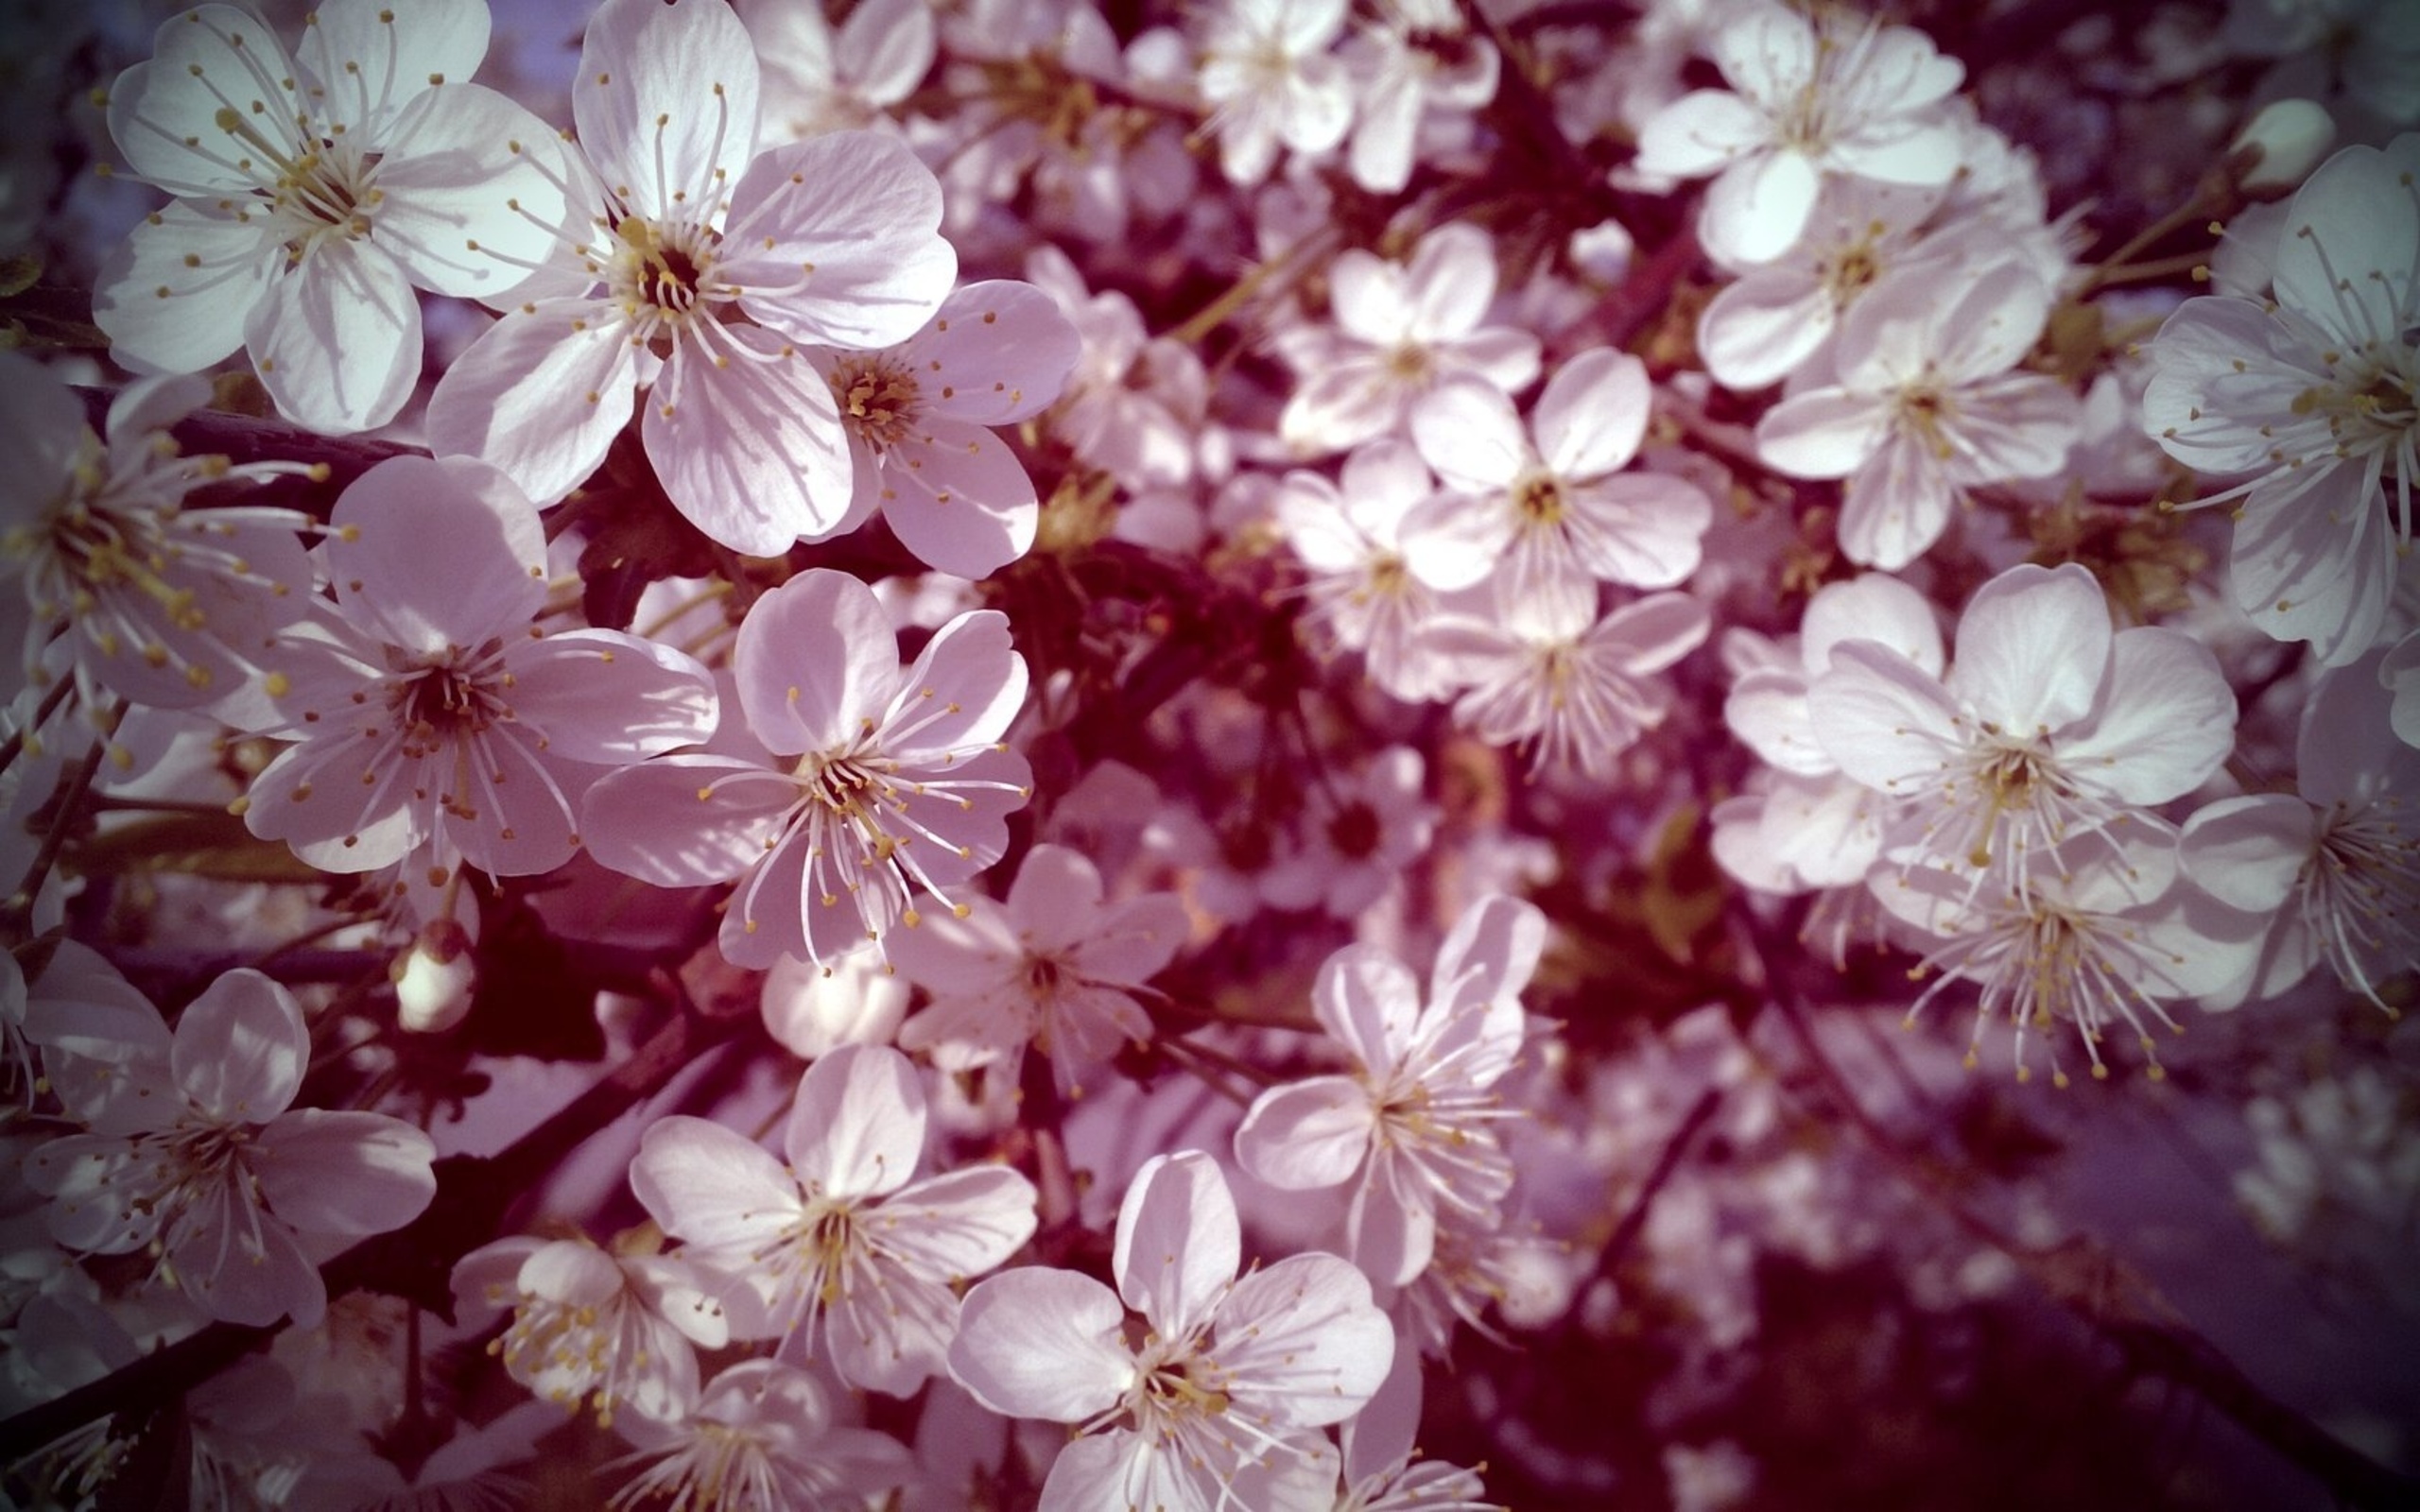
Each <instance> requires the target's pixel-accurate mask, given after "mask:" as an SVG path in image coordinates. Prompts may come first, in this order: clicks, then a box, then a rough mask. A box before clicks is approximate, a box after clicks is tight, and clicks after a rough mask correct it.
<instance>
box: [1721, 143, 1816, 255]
mask: <svg viewBox="0 0 2420 1512" xmlns="http://www.w3.org/2000/svg"><path fill="white" fill-rule="evenodd" d="M1822 186H1823V179H1822V177H1821V176H1820V175H1819V174H1817V172H1816V171H1815V164H1814V163H1813V162H1812V161H1810V160H1809V159H1808V158H1807V156H1806V154H1805V153H1803V152H1797V151H1793V150H1791V149H1789V148H1787V147H1785V148H1781V149H1779V150H1777V151H1769V152H1758V153H1756V154H1755V155H1754V156H1751V157H1747V158H1743V159H1741V160H1740V161H1738V162H1737V163H1733V164H1732V165H1731V166H1729V167H1727V168H1725V169H1723V170H1722V176H1721V177H1720V178H1719V179H1717V180H1714V182H1713V183H1712V184H1711V185H1709V186H1708V187H1707V189H1706V195H1705V205H1704V208H1703V210H1702V211H1701V212H1700V214H1699V217H1698V219H1699V227H1700V232H1699V233H1700V234H1701V235H1702V236H1703V237H1704V239H1705V245H1706V249H1708V250H1709V251H1712V252H1715V253H1717V254H1719V255H1720V256H1723V257H1727V258H1730V259H1732V260H1733V261H1735V262H1740V263H1750V264H1754V263H1770V262H1772V260H1773V259H1774V258H1776V257H1779V256H1780V255H1781V254H1782V253H1784V252H1786V251H1789V249H1791V248H1792V247H1794V246H1796V245H1797V244H1798V239H1799V237H1800V236H1801V235H1802V234H1804V233H1805V232H1806V218H1807V216H1808V215H1810V214H1812V213H1813V211H1814V209H1815V192H1816V190H1817V189H1819V188H1821V187H1822Z"/></svg>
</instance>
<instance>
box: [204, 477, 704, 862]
mask: <svg viewBox="0 0 2420 1512" xmlns="http://www.w3.org/2000/svg"><path fill="white" fill-rule="evenodd" d="M331 529H332V532H333V534H332V535H331V538H330V539H329V541H328V542H327V545H326V554H327V564H328V569H329V573H330V576H332V577H333V578H334V579H335V587H336V601H335V604H334V605H333V606H332V607H327V608H322V609H320V610H316V611H315V612H314V614H313V616H312V617H311V619H309V620H308V621H306V622H304V623H302V624H300V625H297V626H295V627H292V628H291V629H290V630H289V631H288V632H287V633H286V634H285V635H284V636H283V637H281V638H280V639H279V640H278V641H277V642H276V643H275V644H274V645H273V646H272V647H271V648H270V649H268V650H266V651H264V652H263V653H262V654H261V657H260V662H261V664H262V666H264V667H265V668H266V669H267V673H266V676H265V677H264V679H262V681H263V687H264V689H265V691H266V694H267V696H268V701H269V703H270V705H271V706H272V707H273V709H274V711H275V713H274V715H273V719H274V722H273V723H270V724H268V725H266V726H265V727H264V732H265V733H270V734H275V735H277V736H279V737H281V738H284V739H286V740H291V741H293V742H294V744H293V745H292V746H290V747H287V748H286V749H285V751H283V752H281V753H280V754H279V755H278V757H277V759H276V760H275V761H273V762H271V763H270V764H269V765H268V768H267V769H266V770H264V771H263V772H262V773H261V774H260V776H259V777H258V778H256V779H254V780H253V782H252V786H251V793H250V794H249V795H248V796H247V798H246V799H245V800H244V802H243V814H244V820H245V823H246V824H247V825H249V826H250V827H251V831H252V833H255V834H257V835H260V836H262V837H263V838H265V839H272V840H284V841H285V842H286V843H287V844H288V845H289V846H291V847H292V848H293V850H294V852H295V854H297V855H298V856H301V857H302V858H303V859H304V860H307V861H309V862H310V863H311V864H312V865H314V866H317V867H320V868H323V869H326V870H330V871H339V872H358V871H370V870H374V869H376V868H380V867H386V866H390V865H392V864H394V863H395V862H398V861H401V860H402V859H404V857H406V855H412V854H418V855H420V856H422V857H423V860H424V862H425V865H426V866H427V868H429V869H431V870H435V871H441V872H450V871H451V870H452V869H453V868H455V867H456V866H457V865H458V864H461V863H467V864H468V865H470V866H472V867H475V868H477V869H479V870H481V871H484V872H486V873H488V874H489V875H491V876H523V875H528V874H530V873H534V872H541V871H550V870H552V869H553V868H556V867H559V866H561V865H562V863H564V862H565V861H567V860H569V859H570V858H571V855H572V852H573V851H575V850H576V849H577V848H578V847H579V814H578V810H579V801H580V796H581V794H582V793H583V792H585V791H586V789H587V787H588V785H589V783H591V782H594V781H596V778H597V777H599V776H601V775H602V774H603V773H604V772H605V771H607V770H608V769H610V768H611V767H613V766H614V765H627V764H629V763H631V762H636V761H639V760H641V759H643V758H645V757H648V756H651V755H655V754H657V753H659V752H662V751H667V750H671V749H673V748H674V747H680V746H684V745H688V744H690V743H692V742H695V741H698V740H700V739H703V738H704V737H705V735H706V733H707V732H708V731H709V730H711V729H712V728H713V720H714V715H715V704H716V700H715V695H714V689H713V685H712V682H711V680H710V679H708V678H707V676H706V674H705V672H704V671H703V669H701V668H700V667H699V666H698V664H697V663H696V662H692V661H691V660H690V659H689V658H687V657H686V656H683V655H682V654H681V653H680V652H678V651H673V650H669V649H667V648H666V647H663V646H658V645H655V644H652V643H650V642H647V641H643V640H640V639H639V638H637V637H635V636H631V635H625V634H622V633H621V632H619V631H614V630H594V629H571V630H562V631H558V632H556V633H553V634H547V633H545V632H544V631H543V630H542V629H541V628H540V627H538V626H536V625H534V624H533V623H531V622H532V620H533V618H534V617H535V616H536V615H537V614H538V612H539V610H541V609H543V608H544V603H545V598H546V587H545V568H544V558H545V543H544V536H543V535H542V534H541V533H540V528H539V523H538V512H537V510H536V509H535V508H533V507H531V506H530V504H529V502H528V500H527V499H526V498H524V497H522V495H521V492H520V490H518V489H516V488H514V487H513V485H512V484H511V482H510V480H509V479H507V478H506V477H505V476H504V475H503V474H501V473H499V472H495V471H494V470H493V469H492V468H489V467H486V466H483V465H481V464H479V463H476V462H472V461H469V460H466V459H462V458H450V459H446V460H441V461H433V460H430V459H428V458H424V457H396V458H393V459H391V460H389V461H386V462H382V463H380V464H379V465H378V466H376V467H374V468H372V469H371V470H370V471H369V472H365V473H363V474H362V476H361V477H360V479H359V480H358V481H356V482H355V483H354V485H353V486H352V487H351V488H349V489H347V490H345V491H344V493H343V495H342V496H341V497H340V498H338V499H337V505H336V510H335V513H334V515H333V516H332V518H331Z"/></svg>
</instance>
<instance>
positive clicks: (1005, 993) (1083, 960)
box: [890, 845, 1187, 1097]
mask: <svg viewBox="0 0 2420 1512" xmlns="http://www.w3.org/2000/svg"><path fill="white" fill-rule="evenodd" d="M966 910H967V911H966V912H965V913H964V914H963V915H959V914H950V915H942V916H936V917H934V918H931V919H925V922H924V923H923V924H922V925H920V926H919V927H918V928H916V929H915V930H913V931H911V932H908V933H906V934H901V935H898V936H893V938H892V941H891V946H890V955H891V961H892V964H894V965H896V966H897V967H898V968H899V970H900V971H902V972H904V973H906V974H907V976H908V978H909V979H910V980H912V981H914V982H915V983H916V985H917V986H919V987H922V988H925V990H926V991H927V992H930V993H931V994H932V997H933V1001H932V1005H931V1006H929V1007H927V1008H925V1010H924V1011H923V1012H921V1013H919V1014H917V1015H916V1017H915V1018H914V1019H912V1020H910V1021H908V1023H907V1024H906V1025H905V1026H903V1027H902V1029H901V1031H900V1036H899V1042H900V1044H901V1046H902V1047H903V1048H905V1049H908V1050H911V1051H929V1052H931V1054H932V1056H933V1062H934V1064H935V1065H938V1066H941V1067H942V1068H943V1069H944V1070H950V1071H958V1070H966V1069H972V1068H975V1067H980V1066H997V1067H998V1068H999V1069H998V1074H999V1075H1000V1076H1001V1077H1002V1078H1003V1079H1004V1080H1006V1081H1007V1082H1008V1083H1010V1084H1011V1085H1014V1084H1015V1082H1016V1077H1017V1067H1018V1064H1019V1062H1020V1060H1021V1059H1022V1057H1023V1055H1024V1050H1025V1046H1026V1044H1027V1043H1028V1042H1029V1041H1030V1042H1031V1043H1032V1044H1033V1046H1034V1047H1035V1048H1036V1049H1038V1050H1040V1051H1042V1052H1043V1053H1044V1054H1046V1055H1047V1056H1048V1057H1050V1065H1051V1071H1052V1074H1053V1075H1054V1076H1055V1078H1056V1079H1057V1082H1058V1085H1059V1091H1061V1093H1062V1094H1063V1095H1065V1096H1069V1097H1075V1096H1080V1095H1081V1093H1082V1091H1083V1086H1084V1083H1085V1082H1086V1081H1087V1080H1088V1079H1091V1078H1093V1077H1096V1076H1098V1075H1099V1074H1101V1073H1102V1072H1103V1071H1104V1070H1105V1069H1106V1067H1107V1065H1108V1062H1109V1060H1110V1058H1111V1057H1114V1056H1115V1055H1116V1054H1117V1052H1118V1051H1119V1050H1120V1049H1121V1048H1123V1047H1124V1046H1125V1045H1126V1044H1127V1043H1129V1042H1130V1041H1132V1042H1140V1041H1143V1040H1150V1038H1151V1020H1150V1015H1149V1014H1148V1013H1146V1012H1145V1011H1144V1009H1143V1005H1141V1004H1140V1003H1138V1002H1137V1001H1136V1000H1135V995H1134V994H1135V991H1136V989H1137V988H1141V987H1142V984H1144V983H1145V982H1147V981H1149V980H1150V978H1151V977H1152V976H1153V975H1155V974H1157V973H1158V972H1159V971H1161V970H1162V969H1164V968H1165V967H1166V966H1167V964H1168V962H1169V961H1170V960H1171V959H1173V958H1174V957H1175V955H1176V953H1177V951H1178V950H1179V949H1180V948H1181V947H1182V946H1183V945H1184V940H1185V935H1186V931H1187V925H1186V920H1185V916H1184V905H1183V904H1182V903H1180V902H1178V901H1177V899H1176V896H1175V894H1173V893H1165V892H1157V893H1146V894H1144V895H1143V896H1141V897H1139V898H1131V899H1127V900H1125V901H1123V902H1115V903H1113V902H1108V901H1107V900H1106V899H1105V898H1104V897H1103V896H1102V889H1101V876H1100V872H1099V870H1098V868H1095V867H1094V866H1093V864H1092V863H1091V862H1090V861H1088V860H1086V859H1085V858H1084V857H1083V856H1082V855H1080V854H1079V853H1078V852H1076V851H1070V850H1068V849H1066V848H1065V847H1063V846H1056V845H1037V846H1035V847H1034V848H1033V849H1032V850H1031V851H1028V852H1026V858H1025V865H1024V866H1023V867H1022V868H1020V869H1019V870H1018V872H1017V877H1016V881H1015V882H1013V883H1012V884H1011V885H1010V886H1009V896H1008V899H1007V901H1006V902H996V903H995V902H992V901H991V900H990V899H988V898H982V897H976V898H971V899H969V900H968V902H967V904H966Z"/></svg>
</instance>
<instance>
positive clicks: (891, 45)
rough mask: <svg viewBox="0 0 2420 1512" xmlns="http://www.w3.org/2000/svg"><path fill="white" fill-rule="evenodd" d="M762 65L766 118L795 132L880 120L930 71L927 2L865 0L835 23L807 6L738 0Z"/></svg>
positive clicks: (933, 46) (933, 42)
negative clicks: (845, 17) (847, 16)
mask: <svg viewBox="0 0 2420 1512" xmlns="http://www.w3.org/2000/svg"><path fill="white" fill-rule="evenodd" d="M734 9H736V10H737V11H738V12H739V19H740V20H741V21H743V22H745V23H746V24H747V26H748V35H749V36H750V37H751V38H752V39H753V40H754V42H755V43H756V58H757V60H758V61H759V62H760V63H761V64H763V66H764V77H762V79H761V80H760V81H759V83H760V87H761V88H762V91H763V94H762V101H763V109H764V112H765V117H766V119H767V121H768V122H769V123H772V124H777V125H779V126H780V127H781V128H782V129H786V130H787V131H788V132H789V134H790V135H792V136H795V137H809V136H819V135H821V134H822V133H823V132H826V131H836V130H848V129H857V128H862V127H872V126H879V125H881V124H882V123H883V122H884V121H885V120H887V119H888V117H886V116H885V115H884V113H883V112H886V111H888V110H890V108H891V107H893V106H896V105H897V104H899V102H900V101H902V100H904V99H906V98H907V97H908V93H909V92H910V91H912V90H913V89H915V87H916V86H917V85H918V84H919V83H921V82H923V80H924V77H925V75H926V74H927V73H929V72H931V71H932V66H933V58H934V54H935V52H936V50H937V43H938V40H937V38H936V36H935V32H934V26H933V12H932V8H931V7H930V6H927V5H925V4H924V0H867V3H866V4H863V5H859V6H856V7H855V8H853V9H851V10H850V11H849V19H848V20H846V21H844V22H842V23H841V24H840V25H839V26H838V27H837V28H836V27H835V26H832V25H831V23H829V22H827V21H826V20H824V19H823V13H822V12H821V10H820V9H816V8H814V7H812V6H799V5H789V4H786V3H784V0H735V3H734Z"/></svg>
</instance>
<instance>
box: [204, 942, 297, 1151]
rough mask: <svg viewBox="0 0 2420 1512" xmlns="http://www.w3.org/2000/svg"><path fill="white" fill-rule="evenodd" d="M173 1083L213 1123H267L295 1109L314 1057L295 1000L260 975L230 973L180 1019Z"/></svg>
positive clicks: (214, 983) (244, 972)
mask: <svg viewBox="0 0 2420 1512" xmlns="http://www.w3.org/2000/svg"><path fill="white" fill-rule="evenodd" d="M169 1054H170V1056H171V1057H172V1059H173V1063H174V1065H175V1067H176V1075H177V1085H178V1086H179V1087H180V1088H181V1089H182V1091H184V1094H185V1098H186V1100H187V1101H188V1102H190V1103H192V1105H193V1106H194V1108H196V1109H197V1110H199V1112H200V1113H202V1114H203V1115H204V1116H206V1117H208V1118H209V1119H211V1120H212V1121H213V1122H215V1123H221V1124H238V1123H240V1124H266V1123H268V1121H269V1120H270V1119H272V1118H275V1117H276V1116H277V1115H278V1114H280V1113H283V1112H285V1109H286V1108H288V1107H290V1106H292V1104H293V1102H294V1094H295V1093H296V1092H297V1091H300V1090H301V1089H302V1070H303V1067H304V1065H305V1064H306V1063H307V1062H308V1061H309V1059H310V1057H311V1036H310V1031H309V1030H307V1029H306V1028H304V1027H303V1023H302V1007H301V1006H300V1005H297V1004H296V1003H295V1001H294V995H293V994H292V993H290V992H288V991H286V990H285V988H283V987H281V986H279V985H278V984H277V983H276V982H273V981H271V980H270V979H269V978H268V977H266V976H263V975H262V974H261V973H260V972H258V971H251V970H242V971H229V972H228V973H227V974H226V975H224V976H221V977H220V978H218V980H216V981H215V982H213V983H211V984H210V988H209V989H208V990H207V991H205V992H203V993H202V994H201V996H199V997H198V998H196V999H194V1000H193V1003H192V1005H190V1006H188V1007H187V1008H186V1009H185V1011H184V1014H183V1016H182V1017H181V1018H180V1019H178V1021H177V1033H176V1040H175V1042H174V1044H173V1047H172V1048H171V1050H170V1052H169Z"/></svg>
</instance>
